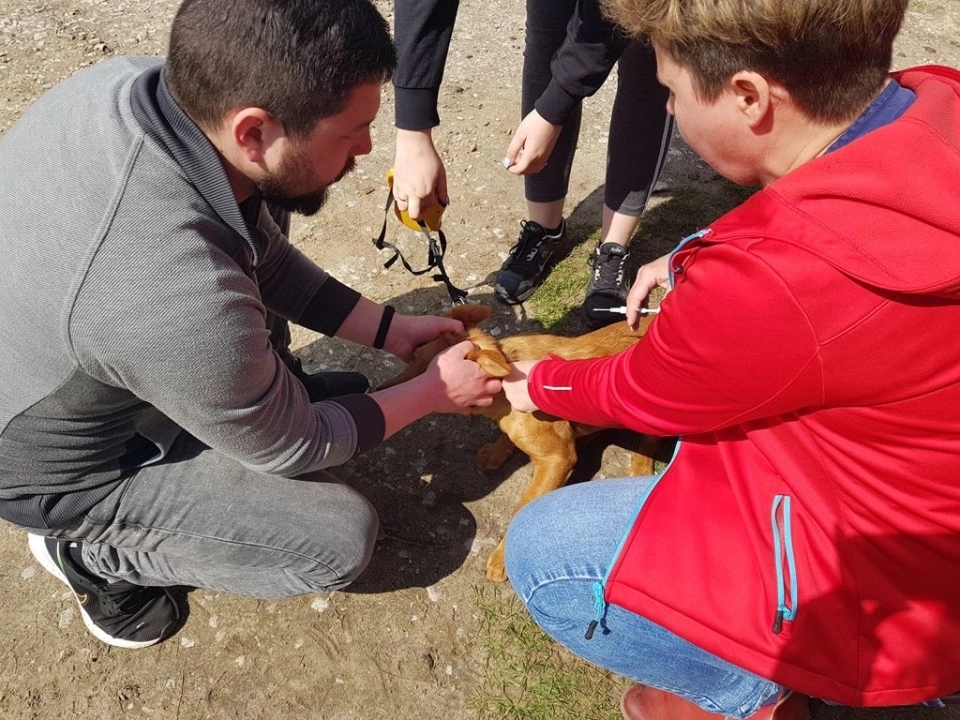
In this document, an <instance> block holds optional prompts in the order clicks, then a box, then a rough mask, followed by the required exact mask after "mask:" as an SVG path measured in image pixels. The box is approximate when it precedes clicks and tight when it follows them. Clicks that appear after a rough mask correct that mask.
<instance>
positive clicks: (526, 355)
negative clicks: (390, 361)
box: [381, 305, 657, 582]
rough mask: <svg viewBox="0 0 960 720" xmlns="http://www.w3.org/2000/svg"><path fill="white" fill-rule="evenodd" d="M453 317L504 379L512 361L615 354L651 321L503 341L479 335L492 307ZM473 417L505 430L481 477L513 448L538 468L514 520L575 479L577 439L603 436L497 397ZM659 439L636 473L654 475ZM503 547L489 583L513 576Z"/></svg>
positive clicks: (416, 369)
mask: <svg viewBox="0 0 960 720" xmlns="http://www.w3.org/2000/svg"><path fill="white" fill-rule="evenodd" d="M449 315H450V316H451V317H453V318H456V319H457V320H460V321H461V322H462V323H463V325H464V327H465V328H467V331H468V332H467V337H468V338H469V339H470V340H471V341H472V342H473V343H474V344H475V345H476V346H477V350H475V351H473V352H471V353H470V354H469V355H467V357H468V359H471V360H475V361H476V362H477V363H479V364H480V366H481V367H482V368H483V369H484V370H485V371H486V372H487V373H488V374H490V375H491V376H494V377H504V376H506V375H507V374H508V373H509V372H510V366H509V364H508V363H509V362H510V361H515V360H539V359H540V358H543V357H546V356H547V355H548V354H553V355H557V356H559V357H562V358H566V359H569V360H573V359H579V358H591V357H601V356H604V355H613V354H615V353H617V352H619V351H621V350H623V349H625V348H627V347H629V346H630V345H632V344H633V343H635V342H636V341H637V340H638V339H640V338H641V337H643V335H644V334H645V333H646V331H647V326H648V325H649V324H650V322H651V320H652V317H651V316H646V317H644V318H643V319H642V320H641V321H640V327H639V328H638V329H637V330H635V331H634V330H631V329H630V328H629V327H628V326H627V323H626V322H617V323H614V324H613V325H608V326H607V327H604V328H601V329H599V330H594V331H593V332H590V333H587V334H586V335H580V336H577V337H562V336H558V335H546V334H538V333H524V334H520V335H511V336H509V337H505V338H502V339H500V340H497V339H495V338H493V337H491V336H490V335H488V334H486V333H484V332H482V331H480V330H479V329H477V327H476V326H477V324H478V323H480V322H482V321H484V320H486V319H487V318H488V317H490V308H488V307H486V306H483V305H458V306H456V307H454V308H453V309H452V310H451V311H450V313H449ZM463 339H464V338H463V336H460V337H454V336H453V335H450V334H446V335H444V336H441V337H439V338H437V339H436V340H434V341H433V342H429V343H427V344H425V345H421V346H420V347H419V348H417V350H416V352H415V353H414V358H413V360H412V361H411V363H410V364H409V365H408V366H407V369H406V370H404V372H402V373H400V375H398V376H396V377H395V378H392V379H391V380H388V381H387V382H385V383H384V384H383V385H381V388H386V387H390V386H391V385H396V384H398V383H401V382H404V381H406V380H409V379H410V378H412V377H416V376H417V375H419V374H420V373H422V372H423V371H424V370H426V368H427V366H428V365H429V364H430V361H431V360H432V359H433V358H434V357H435V356H436V355H437V354H438V353H440V352H441V351H443V350H444V349H446V348H448V347H450V346H451V345H455V344H457V343H458V342H460V341H462V340H463ZM473 414H475V415H483V416H484V417H488V418H490V419H491V420H493V421H494V422H496V423H497V425H499V427H500V430H501V432H502V434H501V435H500V437H498V438H497V439H496V440H495V441H494V442H492V443H490V444H489V445H485V446H483V447H482V448H480V450H479V452H478V453H477V467H478V468H479V469H480V470H496V469H498V468H499V467H500V466H501V465H503V463H504V462H505V461H506V460H507V458H508V457H510V455H511V453H513V450H514V449H515V448H520V450H522V451H523V452H524V453H526V454H527V455H528V456H529V457H530V460H531V461H532V462H533V479H532V480H531V481H530V484H529V486H528V487H527V489H526V492H524V493H523V497H521V498H520V502H518V503H517V506H516V508H514V513H516V511H517V510H519V509H520V508H521V507H523V506H524V505H526V504H527V503H528V502H530V501H531V500H533V499H534V498H537V497H539V496H541V495H543V494H545V493H548V492H550V491H551V490H555V489H557V488H558V487H560V486H562V485H563V484H564V483H565V482H566V481H567V479H568V478H569V477H570V473H571V472H572V471H573V467H574V465H575V464H576V462H577V450H576V445H575V442H574V441H575V440H576V438H578V437H582V436H584V435H589V434H591V433H594V432H598V431H599V430H600V429H601V428H597V427H592V426H589V425H578V424H576V423H571V422H568V421H566V420H561V419H560V418H557V417H554V416H552V415H547V414H546V413H542V412H535V413H525V412H518V411H515V410H513V408H512V407H511V406H510V403H509V402H507V398H506V396H505V395H504V394H503V393H499V394H498V395H496V396H495V397H494V400H493V404H492V405H490V406H489V407H481V408H475V409H474V411H473ZM656 442H657V441H656V438H651V437H647V436H644V437H643V439H642V440H641V447H640V448H639V449H638V451H637V452H636V453H634V456H633V462H632V464H631V468H630V471H631V474H633V475H649V474H651V473H652V472H653V460H652V459H651V457H652V455H653V452H654V450H655V448H656ZM503 549H504V541H503V540H501V541H500V543H499V545H497V547H496V548H495V549H494V551H493V553H491V555H490V558H489V559H488V560H487V577H488V578H489V579H490V580H494V581H497V582H501V581H503V580H506V578H507V575H506V571H505V569H504V566H503Z"/></svg>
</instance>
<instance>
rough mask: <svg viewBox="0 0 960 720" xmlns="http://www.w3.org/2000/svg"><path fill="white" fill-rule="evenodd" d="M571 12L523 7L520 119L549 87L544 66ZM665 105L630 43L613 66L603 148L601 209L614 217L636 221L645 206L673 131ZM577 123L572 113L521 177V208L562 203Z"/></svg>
mask: <svg viewBox="0 0 960 720" xmlns="http://www.w3.org/2000/svg"><path fill="white" fill-rule="evenodd" d="M576 5H577V0H527V30H526V49H525V50H524V54H523V88H522V92H521V110H522V117H526V116H527V114H528V113H529V112H530V111H531V110H533V109H534V104H535V103H536V101H537V99H538V98H539V97H540V95H541V94H542V93H543V91H544V90H545V89H546V87H547V85H548V84H549V82H550V79H551V77H552V73H551V70H550V61H551V60H552V59H553V55H554V53H556V51H557V50H558V49H559V48H560V46H561V45H562V44H563V42H564V40H566V36H567V24H568V23H569V22H570V19H571V17H573V14H574V13H575V12H576ZM667 97H668V91H667V89H666V88H665V87H663V86H662V85H661V84H660V83H659V82H657V62H656V57H655V56H654V54H653V49H652V48H650V47H649V46H648V45H645V44H643V43H640V42H636V41H635V42H631V43H630V44H629V45H628V46H627V49H626V50H624V52H623V55H621V57H620V60H619V62H618V63H617V95H616V99H615V100H614V103H613V111H612V113H611V116H610V134H609V140H608V144H607V171H606V180H605V187H604V204H605V205H606V206H607V207H609V208H611V209H612V210H615V211H616V212H619V213H623V214H624V215H632V216H638V215H640V214H641V213H642V212H643V209H644V207H646V204H647V200H648V199H649V198H650V193H651V192H652V191H653V186H654V183H656V181H657V176H658V175H659V174H660V168H661V167H662V166H663V160H664V158H665V157H666V153H667V147H668V145H669V143H670V133H671V131H672V129H673V122H672V118H670V116H669V115H667V110H666V103H667ZM580 117H581V107H580V106H579V105H578V106H577V108H576V110H574V112H573V113H572V114H571V115H570V119H569V120H568V121H567V123H566V124H565V125H564V126H563V130H562V131H561V133H560V138H559V139H558V140H557V144H556V147H555V148H554V150H553V153H552V154H551V156H550V162H549V163H548V164H547V166H546V168H544V169H543V170H542V171H540V172H539V173H536V174H534V175H527V176H525V177H524V192H525V195H526V199H527V200H529V201H531V202H553V201H555V200H560V199H563V198H564V197H566V195H567V190H568V187H569V185H570V169H571V167H572V166H573V156H574V154H575V153H576V150H577V139H578V136H579V135H580Z"/></svg>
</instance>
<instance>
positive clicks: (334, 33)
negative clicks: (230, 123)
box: [165, 0, 397, 136]
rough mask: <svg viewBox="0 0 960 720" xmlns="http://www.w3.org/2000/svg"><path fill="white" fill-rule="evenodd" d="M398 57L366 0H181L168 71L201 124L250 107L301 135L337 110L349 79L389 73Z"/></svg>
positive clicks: (353, 82)
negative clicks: (259, 109) (270, 116)
mask: <svg viewBox="0 0 960 720" xmlns="http://www.w3.org/2000/svg"><path fill="white" fill-rule="evenodd" d="M396 62H397V56H396V50H395V48H394V45H393V41H392V39H391V38H390V29H389V26H388V25H387V23H386V21H385V20H384V18H383V16H382V15H380V13H379V12H378V11H377V9H376V8H375V7H374V6H373V4H372V3H371V2H370V0H186V1H185V2H184V3H183V5H181V6H180V9H179V10H178V11H177V15H176V17H175V18H174V20H173V26H172V28H171V31H170V48H169V52H168V53H167V65H166V69H165V76H166V82H167V85H168V87H169V88H170V92H171V93H172V94H173V97H174V98H175V99H176V101H177V103H178V104H179V105H180V107H181V108H183V110H184V111H185V112H186V113H187V114H188V115H189V116H190V117H191V118H192V119H193V121H194V122H196V123H197V124H198V125H199V126H200V127H202V128H204V129H212V128H216V127H218V126H219V125H220V123H221V122H222V121H223V118H224V115H225V114H226V113H227V112H228V111H229V110H231V109H232V108H235V107H241V106H253V107H260V108H263V109H264V110H266V111H268V112H269V113H270V114H271V115H273V117H274V118H275V119H276V120H277V121H278V122H279V123H280V124H281V125H282V126H283V128H284V130H285V131H286V132H287V133H289V134H290V135H292V136H303V135H306V134H308V133H309V132H310V131H312V130H313V128H314V127H315V126H316V124H317V122H318V121H320V120H321V119H323V118H325V117H329V116H331V115H336V114H337V113H338V112H340V111H341V110H342V109H343V108H344V106H345V105H346V102H347V99H348V98H349V96H350V93H351V92H352V90H353V89H354V88H355V87H356V86H358V85H362V84H364V83H369V82H379V83H383V82H386V81H387V80H389V78H390V75H391V74H392V73H393V69H394V67H395V66H396Z"/></svg>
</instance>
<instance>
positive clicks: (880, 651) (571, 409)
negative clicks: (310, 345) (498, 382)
mask: <svg viewBox="0 0 960 720" xmlns="http://www.w3.org/2000/svg"><path fill="white" fill-rule="evenodd" d="M610 5H611V10H612V12H613V14H614V16H615V18H616V20H617V21H618V22H619V23H620V24H622V25H623V26H625V27H626V28H627V30H628V31H629V32H630V33H632V34H634V35H639V36H645V37H649V38H650V39H651V40H652V43H653V46H654V48H655V50H656V54H657V60H658V75H659V77H660V80H661V82H662V83H663V84H664V85H666V86H667V88H668V89H669V90H670V92H671V96H670V100H669V102H668V106H667V107H668V110H669V111H670V112H671V113H672V114H673V115H674V116H675V120H676V123H677V127H678V129H679V130H680V132H681V133H682V134H683V137H684V138H685V139H686V141H687V142H688V143H689V144H690V145H691V146H692V147H693V148H694V149H695V150H697V151H698V152H699V153H700V155H701V156H702V157H703V158H704V159H705V160H706V161H707V162H709V163H710V164H711V165H712V166H713V167H714V168H715V169H716V170H717V171H718V172H720V173H721V174H722V175H724V176H725V177H727V178H729V179H731V180H733V181H735V182H738V183H741V184H756V185H760V186H761V187H762V189H761V190H760V191H759V192H757V193H756V194H755V195H754V196H753V197H752V198H750V199H749V200H748V201H747V202H745V203H744V204H743V205H741V206H740V207H738V208H736V209H734V210H733V211H731V212H730V213H728V214H727V215H725V216H724V217H722V218H720V219H719V220H717V221H716V222H715V223H713V224H712V225H711V226H710V227H708V228H706V229H705V230H703V231H701V232H700V233H697V234H696V235H695V236H693V237H691V238H688V239H687V240H686V241H684V242H683V243H682V244H681V246H680V247H679V248H678V249H677V250H675V251H674V252H673V253H671V255H670V256H667V257H665V258H662V259H661V260H659V261H657V262H654V263H652V264H651V265H649V266H645V267H644V268H642V269H641V270H640V272H639V273H638V276H637V279H636V282H635V284H634V286H633V288H632V289H631V291H630V294H629V296H628V299H627V303H628V307H629V308H631V309H630V310H629V311H628V316H627V321H628V322H631V323H635V322H637V320H638V311H637V308H639V307H640V305H641V303H643V302H645V300H646V297H647V295H648V293H649V292H650V290H652V289H653V288H654V287H656V286H657V285H664V286H669V287H670V288H671V291H670V292H669V294H668V295H667V296H666V298H665V299H664V301H663V303H662V305H661V312H660V314H659V316H658V317H657V319H656V321H655V322H654V323H653V324H652V326H651V329H650V331H649V333H648V334H647V336H646V338H645V339H644V341H643V342H641V343H638V344H637V345H636V346H634V347H633V348H631V349H629V350H627V351H625V352H623V353H621V354H619V355H616V356H613V357H609V358H600V359H594V360H580V361H564V360H560V359H556V358H551V359H547V360H543V361H541V362H539V363H536V364H533V363H518V364H517V366H516V367H515V372H514V373H513V375H512V376H511V378H509V379H508V381H507V382H505V384H504V389H505V390H506V392H507V395H508V397H509V398H510V401H511V402H512V403H513V404H514V406H515V407H518V408H521V409H526V410H533V409H538V408H539V409H542V410H544V411H546V412H548V413H551V414H553V415H558V416H561V417H564V418H568V419H570V420H574V421H577V422H584V423H589V424H591V425H599V426H614V427H628V428H633V429H635V430H637V431H639V432H642V433H648V434H659V435H664V436H670V435H678V436H681V442H680V443H679V446H678V449H677V452H676V454H675V456H674V458H673V460H672V462H671V463H670V465H669V466H668V468H667V469H666V470H665V471H664V472H663V473H662V474H661V475H659V476H656V477H653V478H627V479H622V480H614V481H606V482H598V483H589V484H586V485H580V486H574V487H570V488H565V489H562V490H559V491H557V492H556V493H551V494H550V495H548V496H546V497H544V498H543V499H541V500H540V501H538V502H535V503H532V504H531V505H529V506H528V507H527V508H525V509H524V510H523V511H521V512H520V513H519V514H518V516H517V517H516V519H515V520H514V522H513V523H512V525H511V527H510V530H509V533H508V536H507V558H506V560H507V571H508V574H509V576H510V578H511V581H512V582H513V584H514V587H515V588H516V590H517V592H518V594H519V595H520V597H521V598H522V600H523V601H524V603H525V604H526V605H527V607H528V608H529V609H530V611H531V613H532V614H533V615H534V617H535V618H536V619H537V621H538V622H539V623H540V624H541V625H542V626H543V627H544V628H545V629H546V630H547V631H548V632H549V633H551V634H552V635H553V636H554V637H555V638H557V639H558V640H559V641H560V642H562V643H563V644H564V645H566V646H567V647H569V648H570V649H571V650H573V651H574V652H576V653H578V654H580V655H582V656H584V657H586V658H588V659H591V660H593V661H595V662H597V663H599V664H601V665H603V666H605V667H607V668H610V669H612V670H614V671H616V672H618V673H621V674H623V675H626V676H628V677H630V678H632V679H634V680H636V681H637V682H639V683H641V685H640V686H637V687H635V688H632V689H631V690H630V691H629V692H628V693H627V695H626V696H625V697H624V701H623V711H624V714H625V716H626V717H628V718H647V719H651V718H671V720H683V719H684V718H701V717H703V718H707V717H710V713H721V714H723V715H725V716H728V717H735V718H745V717H764V718H768V717H777V718H793V717H802V716H803V715H804V713H805V712H806V711H805V703H804V702H803V700H802V695H800V694H801V693H802V694H805V695H814V696H817V697H820V698H824V699H827V700H831V701H836V702H840V703H844V704H850V705H863V706H877V705H897V704H907V703H914V702H919V701H923V700H928V699H931V698H935V697H938V696H941V695H944V694H948V693H949V692H951V691H954V690H956V689H957V688H960V580H957V579H956V578H957V577H958V573H957V572H956V568H957V567H960V481H958V479H960V343H957V341H956V334H957V328H958V327H960V203H958V202H957V198H956V193H957V188H960V136H958V133H960V73H958V72H956V71H953V70H950V69H947V68H942V67H928V68H921V69H915V70H909V71H905V72H901V73H896V74H895V75H893V76H892V77H891V76H889V75H888V72H889V69H890V62H891V57H892V45H893V41H894V38H895V36H896V34H897V32H898V30H899V27H900V24H901V22H902V19H903V15H904V13H905V11H906V5H907V2H906V0H712V1H711V2H700V1H698V0H659V1H657V2H650V0H643V1H640V0H610ZM791 691H795V692H796V693H797V694H794V695H792V696H790V692H791ZM783 700H786V702H785V703H784V702H782V701H783Z"/></svg>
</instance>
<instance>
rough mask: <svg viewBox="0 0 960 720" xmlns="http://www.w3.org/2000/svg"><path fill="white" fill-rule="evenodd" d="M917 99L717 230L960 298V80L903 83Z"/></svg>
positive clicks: (909, 78)
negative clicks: (790, 246) (785, 244)
mask: <svg viewBox="0 0 960 720" xmlns="http://www.w3.org/2000/svg"><path fill="white" fill-rule="evenodd" d="M894 78H895V79H897V80H898V81H899V82H900V84H901V85H903V86H904V87H907V88H910V89H911V90H913V91H914V92H915V93H916V94H917V99H916V101H915V102H914V103H913V104H912V105H911V106H910V107H909V108H908V109H907V111H906V112H905V113H904V114H903V115H902V116H901V117H900V118H898V119H897V120H895V121H894V122H892V123H890V124H888V125H886V126H884V127H881V128H877V129H876V130H873V131H871V132H869V133H867V134H866V135H864V136H863V137H861V138H859V139H857V140H855V141H854V142H852V143H850V144H849V145H847V146H845V147H843V148H840V149H839V150H836V151H835V152H832V153H828V154H827V155H824V156H822V157H819V158H817V159H815V160H811V161H810V162H808V163H806V164H805V165H803V166H802V167H800V168H797V169H796V170H794V171H793V172H791V173H789V174H788V175H785V176H784V177H783V178H781V179H780V180H778V181H777V182H775V183H773V184H771V185H770V186H768V187H767V188H765V189H764V190H762V191H760V192H757V193H756V194H755V195H754V196H753V197H751V198H750V199H749V200H747V201H746V202H745V203H744V204H743V205H741V206H740V207H739V208H737V209H736V210H735V211H733V212H732V213H730V214H728V215H726V216H724V217H722V218H720V219H719V220H717V221H716V222H715V223H714V224H713V225H712V226H711V228H712V230H713V231H714V232H713V233H711V235H712V236H713V237H708V238H706V240H707V241H710V240H717V241H722V238H723V237H725V236H732V235H737V236H741V237H742V236H743V235H744V234H750V235H753V236H754V237H763V238H770V239H776V240H778V241H782V242H788V243H792V244H795V245H797V246H800V247H803V248H804V249H805V250H807V251H809V252H811V253H813V254H815V255H817V256H819V257H820V258H821V259H822V260H824V261H825V262H827V263H829V264H830V265H833V266H834V267H836V268H838V269H839V270H841V271H842V272H844V273H846V274H848V275H849V276H851V277H853V278H855V279H857V280H859V281H861V282H863V283H865V284H867V285H870V286H873V287H876V288H878V289H881V290H887V291H892V292H899V293H908V294H924V295H935V296H941V297H949V298H954V299H956V298H958V296H960V137H958V133H960V72H957V71H955V70H952V69H950V68H945V67H939V66H931V67H925V68H917V69H913V70H907V71H903V72H901V73H897V74H895V75H894Z"/></svg>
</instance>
